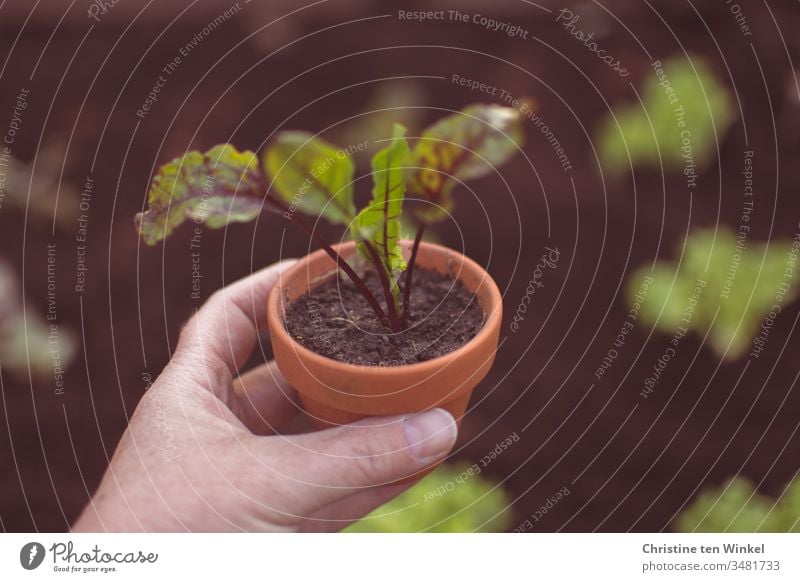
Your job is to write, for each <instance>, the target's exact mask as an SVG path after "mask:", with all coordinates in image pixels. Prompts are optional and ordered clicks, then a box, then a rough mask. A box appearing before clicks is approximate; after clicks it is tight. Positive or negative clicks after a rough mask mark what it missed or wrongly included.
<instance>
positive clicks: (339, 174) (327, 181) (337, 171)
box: [264, 131, 356, 225]
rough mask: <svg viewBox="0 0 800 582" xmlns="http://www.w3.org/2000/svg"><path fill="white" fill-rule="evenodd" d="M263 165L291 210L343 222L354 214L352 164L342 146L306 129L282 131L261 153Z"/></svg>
mask: <svg viewBox="0 0 800 582" xmlns="http://www.w3.org/2000/svg"><path fill="white" fill-rule="evenodd" d="M264 169H265V170H266V172H267V174H268V175H269V176H270V178H271V179H272V186H273V187H274V189H275V190H276V191H277V193H278V195H279V196H280V197H281V198H282V199H283V200H284V202H286V204H287V205H288V206H289V208H290V210H295V209H297V210H300V211H301V212H304V213H306V214H310V215H312V216H322V217H324V218H326V219H327V220H329V221H330V222H333V223H335V224H344V225H349V224H350V222H351V221H352V220H353V218H354V217H355V214H356V208H355V206H354V205H353V174H354V172H355V165H354V164H353V160H352V159H351V158H350V156H349V155H348V154H347V153H346V152H345V151H344V150H341V149H338V148H336V147H335V146H333V145H331V144H329V143H328V142H326V141H324V140H322V139H320V138H318V137H314V135H313V134H311V133H308V132H305V131H284V132H281V133H280V134H279V135H278V137H277V138H276V139H275V141H274V142H273V143H272V144H271V145H270V146H269V147H268V148H267V151H266V152H265V153H264Z"/></svg>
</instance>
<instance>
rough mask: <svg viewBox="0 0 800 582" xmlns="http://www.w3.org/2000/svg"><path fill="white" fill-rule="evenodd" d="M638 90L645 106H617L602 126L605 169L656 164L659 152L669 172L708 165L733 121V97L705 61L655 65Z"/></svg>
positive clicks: (682, 60)
mask: <svg viewBox="0 0 800 582" xmlns="http://www.w3.org/2000/svg"><path fill="white" fill-rule="evenodd" d="M638 92H639V95H640V96H641V99H642V104H640V103H639V102H638V101H637V102H636V103H632V104H625V105H618V106H615V107H614V109H613V115H612V113H609V114H608V116H607V117H606V118H605V119H604V120H603V122H602V124H601V125H600V127H599V129H598V132H597V135H596V141H597V142H598V144H599V150H600V157H601V161H602V163H603V165H604V167H605V168H606V169H607V170H608V171H609V172H611V173H619V172H622V171H624V170H626V169H627V168H628V167H629V164H633V165H634V166H638V167H653V168H658V167H659V155H660V158H661V162H662V163H663V165H664V167H665V168H666V169H668V170H680V169H684V171H685V172H690V173H691V174H694V166H695V165H696V166H697V167H698V168H699V169H702V168H703V167H705V166H707V165H708V163H709V162H710V161H711V159H712V157H713V154H714V151H715V146H716V142H717V140H722V138H723V137H724V136H725V133H726V132H727V130H728V128H729V127H730V124H731V121H732V120H733V100H732V99H731V96H730V93H729V91H728V89H727V88H726V87H725V85H723V84H722V83H721V82H720V81H719V80H718V79H717V77H716V75H715V74H714V72H713V71H712V70H711V69H710V68H709V66H708V65H707V64H706V63H705V62H704V61H703V59H702V58H698V57H695V56H691V55H690V56H689V57H688V58H686V57H683V56H681V57H673V58H671V59H669V60H667V61H665V62H664V63H663V64H661V66H660V67H659V66H657V65H655V66H653V68H652V69H651V71H650V73H649V74H648V76H647V79H646V80H645V82H644V83H643V86H641V87H640V88H639V89H638ZM615 117H616V119H615ZM681 122H683V124H684V125H681ZM617 124H619V125H617ZM715 129H716V135H715ZM629 155H630V162H629V161H628V156H629ZM687 175H688V174H687Z"/></svg>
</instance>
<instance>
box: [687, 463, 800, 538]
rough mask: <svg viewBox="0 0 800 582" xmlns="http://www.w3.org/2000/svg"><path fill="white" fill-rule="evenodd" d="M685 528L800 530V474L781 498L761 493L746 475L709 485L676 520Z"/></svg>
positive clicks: (766, 530)
mask: <svg viewBox="0 0 800 582" xmlns="http://www.w3.org/2000/svg"><path fill="white" fill-rule="evenodd" d="M675 529H676V530H677V531H681V532H708V533H720V532H728V533H755V532H760V533H784V532H795V533H797V532H800V478H795V479H794V480H793V481H792V482H791V483H789V485H788V486H787V487H786V488H785V490H784V491H783V493H782V494H781V495H780V496H779V497H778V498H777V499H775V498H772V497H769V496H766V495H763V494H761V493H758V492H757V491H756V489H755V487H753V484H752V483H751V482H750V481H749V480H748V479H746V478H745V477H735V478H733V479H731V480H729V481H728V482H727V483H725V484H724V485H723V486H721V487H720V488H718V489H717V488H713V489H707V490H705V491H703V492H702V493H701V494H700V496H699V497H698V498H697V499H695V501H694V502H693V503H692V504H691V505H690V506H689V507H688V508H686V509H685V510H683V511H682V512H681V514H680V515H679V516H678V519H677V520H676V521H675Z"/></svg>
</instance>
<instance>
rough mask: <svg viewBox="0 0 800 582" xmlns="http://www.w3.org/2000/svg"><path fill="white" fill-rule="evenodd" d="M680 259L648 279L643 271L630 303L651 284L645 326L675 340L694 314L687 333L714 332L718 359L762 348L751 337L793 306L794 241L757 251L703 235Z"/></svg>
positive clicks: (634, 279)
mask: <svg viewBox="0 0 800 582" xmlns="http://www.w3.org/2000/svg"><path fill="white" fill-rule="evenodd" d="M678 254H679V255H682V256H681V257H680V259H678V260H676V262H675V263H672V262H669V261H659V262H658V263H656V266H655V268H654V269H653V270H652V271H651V270H650V267H649V266H645V267H642V268H641V269H639V270H638V271H637V272H635V273H633V274H632V275H631V276H630V277H629V279H628V283H629V286H628V295H629V298H630V300H631V301H633V300H634V299H635V295H636V292H637V290H638V286H639V283H640V282H641V281H642V279H643V278H644V277H647V276H650V277H652V279H653V281H652V283H651V284H650V287H649V290H648V292H647V296H646V298H645V300H644V302H643V303H642V311H641V317H642V320H643V321H644V322H645V323H647V324H649V325H655V326H656V327H657V328H658V329H659V330H660V331H662V332H664V333H667V334H673V333H675V331H676V330H677V329H678V328H680V327H686V322H685V318H686V317H687V315H686V314H687V311H689V310H691V316H690V319H691V321H690V322H689V326H688V329H689V330H690V331H694V332H695V333H698V334H702V335H704V334H705V331H706V329H708V327H709V326H711V330H710V331H709V333H708V342H709V345H710V346H711V348H712V349H713V350H714V351H715V352H716V353H717V354H719V355H721V356H724V357H725V358H726V359H728V360H734V359H736V358H738V357H739V356H741V355H743V354H745V353H747V352H748V351H751V350H753V349H755V350H757V352H760V351H761V346H762V344H763V342H760V343H754V341H755V339H756V336H758V335H760V334H761V333H762V332H763V329H764V328H765V327H771V325H772V323H773V320H774V318H775V317H777V315H778V314H779V313H780V311H781V308H783V307H785V306H786V305H788V304H789V303H791V302H792V301H794V300H795V299H796V298H797V285H796V284H795V283H796V275H795V272H794V270H793V269H792V268H791V261H793V260H794V259H793V256H794V255H793V254H792V243H791V241H771V242H769V243H756V242H751V241H746V240H741V239H737V238H736V236H735V235H734V234H733V233H732V232H731V231H729V230H726V229H719V230H716V231H714V230H700V231H697V232H694V233H692V234H691V235H690V236H689V238H688V239H687V240H686V244H685V248H679V249H678ZM787 267H789V268H787ZM698 285H700V286H701V289H700V293H699V294H697V293H696V292H695V289H696V288H698ZM695 294H697V295H698V297H697V298H696V299H693V295H695ZM768 339H769V336H768V332H767V335H765V340H764V341H767V340H768Z"/></svg>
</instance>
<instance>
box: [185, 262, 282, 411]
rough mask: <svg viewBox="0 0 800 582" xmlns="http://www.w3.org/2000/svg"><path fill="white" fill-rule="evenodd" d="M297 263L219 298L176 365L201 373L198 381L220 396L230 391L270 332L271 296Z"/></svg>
mask: <svg viewBox="0 0 800 582" xmlns="http://www.w3.org/2000/svg"><path fill="white" fill-rule="evenodd" d="M294 263H295V259H288V260H284V261H281V262H280V263H276V264H274V265H271V266H269V267H267V268H265V269H262V270H261V271H258V272H257V273H254V274H253V275H250V276H249V277H246V278H245V279H242V280H240V281H237V282H235V283H233V284H231V285H228V286H227V287H224V288H223V289H221V290H219V291H217V292H216V293H214V294H213V295H212V296H211V297H210V298H209V299H208V301H206V303H205V304H204V305H203V306H202V307H201V308H200V309H199V310H198V311H197V313H196V314H195V315H194V316H193V317H192V318H191V319H190V320H189V321H188V322H187V324H186V325H185V326H184V328H183V330H182V331H181V336H180V339H179V340H178V347H177V348H176V350H175V356H174V357H173V359H172V363H173V364H174V365H177V366H180V367H181V368H184V369H188V370H190V371H191V370H195V371H200V372H201V373H200V374H198V375H197V376H196V377H195V379H196V380H197V381H198V382H200V383H202V384H204V385H205V387H206V388H207V389H209V390H211V391H212V392H214V393H217V392H218V388H219V387H223V386H228V384H229V383H230V381H231V380H232V378H233V377H234V376H235V375H236V374H237V372H238V370H239V368H240V367H241V366H242V365H244V363H245V362H246V361H247V358H248V357H249V356H250V354H251V353H252V351H253V348H254V347H255V344H256V341H257V340H258V335H259V332H260V330H261V329H263V328H264V327H265V326H266V318H267V317H266V312H267V297H268V296H269V293H270V291H272V289H273V287H275V285H277V284H278V282H279V281H280V278H281V275H282V274H283V273H284V272H285V271H286V270H287V269H288V268H289V267H291V266H292V265H293V264H294ZM218 395H219V394H218Z"/></svg>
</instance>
